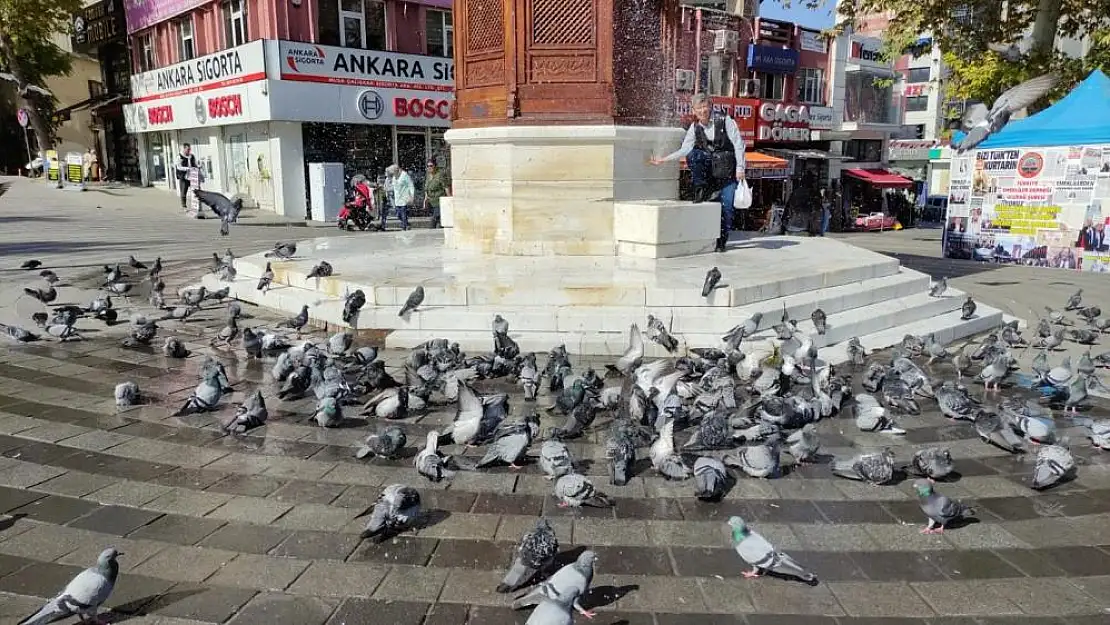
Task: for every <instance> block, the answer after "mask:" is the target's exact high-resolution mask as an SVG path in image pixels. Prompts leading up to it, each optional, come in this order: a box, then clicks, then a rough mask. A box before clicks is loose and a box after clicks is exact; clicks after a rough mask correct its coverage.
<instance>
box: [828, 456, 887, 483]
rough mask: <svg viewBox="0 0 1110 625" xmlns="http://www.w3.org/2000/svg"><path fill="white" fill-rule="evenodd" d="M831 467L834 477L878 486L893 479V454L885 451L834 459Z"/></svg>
mask: <svg viewBox="0 0 1110 625" xmlns="http://www.w3.org/2000/svg"><path fill="white" fill-rule="evenodd" d="M831 466H832V472H833V474H834V475H838V476H840V477H843V478H847V479H849V480H859V481H863V482H870V483H871V484H874V485H876V486H879V485H882V484H886V483H887V482H889V481H891V480H892V479H894V452H893V451H891V450H889V449H886V450H883V451H881V452H877V453H861V454H857V455H855V456H853V457H851V458H834V459H833V461H832V465H831Z"/></svg>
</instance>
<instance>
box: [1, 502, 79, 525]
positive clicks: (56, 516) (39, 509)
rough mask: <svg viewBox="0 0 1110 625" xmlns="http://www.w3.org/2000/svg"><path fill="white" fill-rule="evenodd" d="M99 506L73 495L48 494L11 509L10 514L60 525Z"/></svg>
mask: <svg viewBox="0 0 1110 625" xmlns="http://www.w3.org/2000/svg"><path fill="white" fill-rule="evenodd" d="M97 508H99V506H98V505H96V504H95V503H92V502H88V501H83V500H81V499H75V498H73V497H58V496H55V495H49V496H47V497H43V498H41V499H37V500H36V501H32V502H31V503H28V504H26V505H24V506H21V507H19V508H16V509H14V510H11V511H10V513H11V514H22V515H25V516H26V517H27V518H28V519H33V520H35V521H41V522H43V523H54V524H58V525H62V524H65V523H69V522H70V521H72V520H74V519H76V518H79V517H82V516H84V515H86V514H89V513H90V512H92V511H93V510H96V509H97Z"/></svg>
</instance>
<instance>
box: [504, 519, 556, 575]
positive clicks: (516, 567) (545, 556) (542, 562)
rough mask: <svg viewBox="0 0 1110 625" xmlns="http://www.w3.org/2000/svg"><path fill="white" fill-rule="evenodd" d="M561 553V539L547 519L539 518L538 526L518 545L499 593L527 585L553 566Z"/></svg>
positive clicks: (526, 534) (525, 535) (527, 533)
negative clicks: (556, 557)
mask: <svg viewBox="0 0 1110 625" xmlns="http://www.w3.org/2000/svg"><path fill="white" fill-rule="evenodd" d="M558 553H559V539H558V537H556V536H555V530H554V529H552V527H551V523H549V522H548V521H547V519H544V518H539V519H537V520H536V525H535V527H533V528H532V529H531V530H529V531H528V532H526V533H525V534H524V536H523V537H522V538H521V539H520V544H519V545H517V548H516V554H515V555H514V556H513V563H512V565H511V566H510V567H509V571H508V572H507V573H505V577H504V578H503V579H502V580H501V583H500V584H498V585H497V592H499V593H506V592H512V591H514V590H516V589H518V588H520V587H521V586H524V585H525V584H527V583H528V582H529V581H531V579H532V578H533V577H535V576H536V575H537V574H538V573H540V572H541V571H543V570H544V569H546V568H547V567H549V566H551V564H552V563H553V562H554V561H555V556H556V555H558Z"/></svg>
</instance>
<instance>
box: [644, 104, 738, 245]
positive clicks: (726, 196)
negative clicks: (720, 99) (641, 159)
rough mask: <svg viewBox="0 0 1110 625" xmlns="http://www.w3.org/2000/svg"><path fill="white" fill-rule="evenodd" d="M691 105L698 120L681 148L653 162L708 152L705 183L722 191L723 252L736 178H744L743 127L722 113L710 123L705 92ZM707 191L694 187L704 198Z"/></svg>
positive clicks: (729, 230) (730, 216)
mask: <svg viewBox="0 0 1110 625" xmlns="http://www.w3.org/2000/svg"><path fill="white" fill-rule="evenodd" d="M690 108H691V109H692V110H693V112H694V115H695V116H696V117H697V119H696V120H695V121H694V123H692V124H690V128H689V129H688V130H687V131H686V136H685V138H683V140H682V147H680V148H678V149H677V150H675V151H674V152H672V153H670V154H668V155H666V156H664V157H662V158H659V157H655V158H652V159H651V163H652V164H653V165H660V164H662V163H666V162H667V161H675V160H678V159H680V158H682V157H684V156H686V155H687V154H689V153H690V152H691V151H693V150H694V149H695V148H697V149H699V150H705V151H707V152H708V153H709V156H710V172H709V173H710V176H709V177H708V178H709V180H708V181H707V183H706V184H708V185H711V186H713V187H715V188H716V189H719V190H720V194H721V234H720V236H719V237H718V238H717V251H718V252H723V251H725V247H726V245H727V244H728V237H729V234H730V233H731V232H732V218H733V215H734V212H733V211H734V210H735V209H734V206H733V203H734V199H735V197H736V186H737V181H739V180H743V179H744V170H745V164H744V149H745V146H744V138H743V137H741V136H740V128H739V127H737V126H736V120H734V119H733V118H732V117H729V116H727V115H726V116H719V117H717V118H715V119H712V122H711V120H710V110H709V98H708V97H707V96H706V95H705V94H704V93H698V94H694V96H693V97H691V98H690ZM705 191H706V190H705V189H702V190H695V195H696V196H698V197H705V196H707V195H708V194H707V193H706V192H705Z"/></svg>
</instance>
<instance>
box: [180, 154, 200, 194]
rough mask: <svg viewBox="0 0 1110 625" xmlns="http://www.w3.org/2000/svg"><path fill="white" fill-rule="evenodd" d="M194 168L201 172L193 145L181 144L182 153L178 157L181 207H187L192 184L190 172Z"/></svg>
mask: <svg viewBox="0 0 1110 625" xmlns="http://www.w3.org/2000/svg"><path fill="white" fill-rule="evenodd" d="M192 170H197V171H198V173H199V170H200V165H199V164H198V162H197V157H196V155H195V154H193V146H191V145H189V144H188V143H186V144H184V145H182V146H181V154H180V156H178V157H177V186H178V187H180V189H181V208H185V200H186V198H188V197H189V187H190V185H191V184H192V182H191V181H190V179H189V174H190V173H191V171H192ZM198 180H199V178H198Z"/></svg>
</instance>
